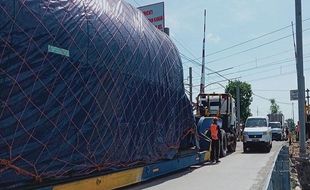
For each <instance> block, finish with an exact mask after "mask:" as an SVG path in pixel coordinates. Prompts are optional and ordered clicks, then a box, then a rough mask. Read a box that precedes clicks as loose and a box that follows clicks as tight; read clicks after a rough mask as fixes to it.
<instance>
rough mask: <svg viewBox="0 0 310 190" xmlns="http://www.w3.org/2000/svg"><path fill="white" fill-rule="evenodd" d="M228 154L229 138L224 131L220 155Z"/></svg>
mask: <svg viewBox="0 0 310 190" xmlns="http://www.w3.org/2000/svg"><path fill="white" fill-rule="evenodd" d="M226 155H227V138H226V133H225V132H224V131H222V138H221V140H220V157H221V158H222V157H225V156H226Z"/></svg>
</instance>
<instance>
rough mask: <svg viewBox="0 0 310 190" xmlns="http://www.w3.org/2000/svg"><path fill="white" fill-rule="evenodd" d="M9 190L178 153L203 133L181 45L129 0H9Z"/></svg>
mask: <svg viewBox="0 0 310 190" xmlns="http://www.w3.org/2000/svg"><path fill="white" fill-rule="evenodd" d="M0 18H1V22H0V41H1V42H0V74H1V75H0V76H1V77H0V99H1V107H0V118H1V119H0V187H1V188H12V187H22V186H24V185H33V184H41V183H45V182H47V181H55V180H56V181H57V180H63V179H68V178H73V177H80V176H87V175H88V174H93V173H96V172H103V171H108V172H109V171H116V170H119V169H124V168H130V167H134V166H137V165H139V164H148V163H152V162H155V161H158V160H160V159H171V158H173V157H174V156H175V155H176V153H177V151H178V149H179V146H180V142H181V140H182V138H184V135H185V134H187V133H189V132H192V131H193V125H194V119H193V115H192V112H191V105H190V102H189V101H188V99H187V97H186V95H185V93H184V86H183V71H182V65H181V60H180V57H179V54H178V51H177V49H176V47H175V46H174V44H173V43H172V42H171V40H170V39H169V37H168V36H167V35H166V34H164V33H163V32H161V31H159V30H157V29H156V28H155V27H154V26H153V25H151V23H149V22H148V20H147V19H146V18H145V17H144V16H143V14H142V13H141V12H140V11H138V10H136V9H135V8H134V7H132V6H130V5H128V4H126V3H124V2H122V1H119V0H70V1H51V0H10V1H8V0H0Z"/></svg>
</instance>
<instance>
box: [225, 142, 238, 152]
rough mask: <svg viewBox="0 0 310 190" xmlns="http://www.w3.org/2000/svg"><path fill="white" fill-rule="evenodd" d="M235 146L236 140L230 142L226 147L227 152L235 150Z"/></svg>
mask: <svg viewBox="0 0 310 190" xmlns="http://www.w3.org/2000/svg"><path fill="white" fill-rule="evenodd" d="M236 146H237V142H236V141H234V142H233V143H232V144H230V145H229V146H228V147H227V149H228V152H235V151H236Z"/></svg>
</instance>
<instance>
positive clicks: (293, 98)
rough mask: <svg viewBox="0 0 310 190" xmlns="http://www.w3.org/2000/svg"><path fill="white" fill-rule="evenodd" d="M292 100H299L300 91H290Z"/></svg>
mask: <svg viewBox="0 0 310 190" xmlns="http://www.w3.org/2000/svg"><path fill="white" fill-rule="evenodd" d="M290 99H291V101H292V100H298V90H290Z"/></svg>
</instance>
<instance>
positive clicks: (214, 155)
mask: <svg viewBox="0 0 310 190" xmlns="http://www.w3.org/2000/svg"><path fill="white" fill-rule="evenodd" d="M219 151H220V141H219V140H213V139H212V145H211V160H213V161H214V160H215V161H217V160H219V156H220V155H219Z"/></svg>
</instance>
